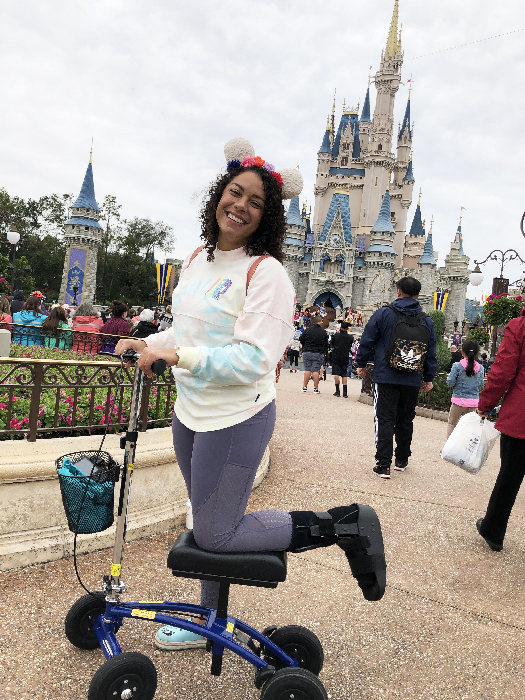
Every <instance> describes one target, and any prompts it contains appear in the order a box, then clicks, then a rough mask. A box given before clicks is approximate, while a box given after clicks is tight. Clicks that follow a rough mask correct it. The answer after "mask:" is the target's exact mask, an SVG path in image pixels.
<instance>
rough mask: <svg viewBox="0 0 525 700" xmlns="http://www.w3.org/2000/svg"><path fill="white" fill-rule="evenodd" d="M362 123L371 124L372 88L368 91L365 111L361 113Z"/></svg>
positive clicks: (364, 105)
mask: <svg viewBox="0 0 525 700" xmlns="http://www.w3.org/2000/svg"><path fill="white" fill-rule="evenodd" d="M361 121H362V122H369V121H371V119H370V86H368V88H367V90H366V97H365V102H364V104H363V111H362V112H361Z"/></svg>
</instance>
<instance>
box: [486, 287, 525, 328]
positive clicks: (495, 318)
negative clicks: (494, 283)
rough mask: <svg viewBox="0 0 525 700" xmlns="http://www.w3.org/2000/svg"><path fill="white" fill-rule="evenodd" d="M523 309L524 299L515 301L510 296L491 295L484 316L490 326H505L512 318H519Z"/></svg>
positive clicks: (520, 298)
mask: <svg viewBox="0 0 525 700" xmlns="http://www.w3.org/2000/svg"><path fill="white" fill-rule="evenodd" d="M522 308H523V298H522V297H520V296H517V297H515V298H514V299H513V298H511V297H509V295H508V294H491V295H490V296H489V298H488V299H487V301H486V302H485V306H484V307H483V314H484V316H485V318H486V320H487V323H488V324H489V325H490V326H504V325H506V324H507V323H508V322H509V321H510V319H511V318H517V317H518V316H519V315H520V312H521V309H522Z"/></svg>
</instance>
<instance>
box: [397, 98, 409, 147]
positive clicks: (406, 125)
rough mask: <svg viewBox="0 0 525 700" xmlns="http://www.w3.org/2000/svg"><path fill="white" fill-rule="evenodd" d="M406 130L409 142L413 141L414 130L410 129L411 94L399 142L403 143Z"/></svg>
mask: <svg viewBox="0 0 525 700" xmlns="http://www.w3.org/2000/svg"><path fill="white" fill-rule="evenodd" d="M405 129H406V130H407V134H408V138H409V140H410V141H412V129H411V128H410V93H409V95H408V100H407V106H406V109H405V116H404V117H403V123H402V124H401V129H400V131H399V141H401V138H402V137H403V133H404V131H405Z"/></svg>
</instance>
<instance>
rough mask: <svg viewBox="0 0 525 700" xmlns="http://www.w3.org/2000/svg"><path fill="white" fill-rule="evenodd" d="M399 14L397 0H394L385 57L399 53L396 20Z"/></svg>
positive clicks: (399, 43) (399, 46) (399, 45)
mask: <svg viewBox="0 0 525 700" xmlns="http://www.w3.org/2000/svg"><path fill="white" fill-rule="evenodd" d="M398 15H399V0H395V3H394V12H393V13H392V21H391V22H390V31H389V32H388V39H387V41H386V48H385V58H392V56H396V55H398V54H399V53H401V39H400V38H399V36H398V31H397V20H398Z"/></svg>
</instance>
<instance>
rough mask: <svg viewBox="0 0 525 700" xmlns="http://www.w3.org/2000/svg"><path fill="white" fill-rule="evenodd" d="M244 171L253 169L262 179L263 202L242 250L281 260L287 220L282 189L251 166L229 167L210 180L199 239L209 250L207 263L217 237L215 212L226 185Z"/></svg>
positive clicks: (262, 171)
mask: <svg viewBox="0 0 525 700" xmlns="http://www.w3.org/2000/svg"><path fill="white" fill-rule="evenodd" d="M247 170H253V172H254V173H257V175H258V176H259V177H260V178H261V180H262V184H263V188H264V192H265V194H266V201H265V203H264V211H263V215H262V219H261V223H260V224H259V226H258V228H257V230H256V231H254V232H253V233H252V235H251V236H250V237H249V239H248V241H247V243H246V245H245V246H244V250H245V251H246V253H247V254H248V255H250V256H254V255H265V254H268V255H271V256H272V257H274V258H275V259H276V260H278V261H279V262H280V263H282V261H283V242H284V237H285V233H286V219H285V216H284V207H283V200H282V194H281V188H280V187H279V185H278V183H277V181H276V180H275V178H273V177H272V176H271V175H270V173H269V172H268V171H267V170H265V169H264V168H260V167H258V166H252V167H250V168H231V169H230V170H229V171H228V172H227V173H225V174H223V175H219V177H218V178H217V179H216V180H215V182H212V184H211V185H210V188H209V190H208V197H207V198H206V200H205V201H204V203H203V205H202V209H201V212H200V221H201V227H202V233H201V238H202V239H203V241H204V242H205V248H206V250H207V252H208V262H212V261H213V259H214V257H213V251H214V250H215V248H216V246H217V242H218V240H219V224H218V223H217V216H216V213H217V206H218V205H219V202H220V200H221V197H222V194H223V192H224V190H225V189H226V186H227V185H228V184H229V183H230V182H231V181H232V180H233V179H234V178H235V177H237V175H240V174H241V173H244V172H246V171H247Z"/></svg>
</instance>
